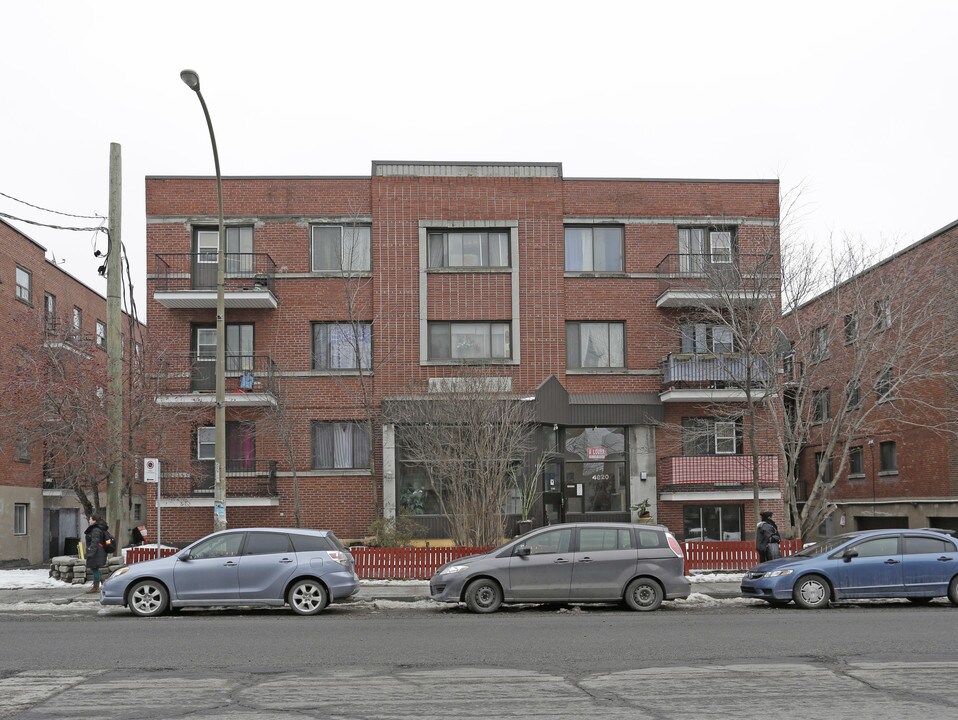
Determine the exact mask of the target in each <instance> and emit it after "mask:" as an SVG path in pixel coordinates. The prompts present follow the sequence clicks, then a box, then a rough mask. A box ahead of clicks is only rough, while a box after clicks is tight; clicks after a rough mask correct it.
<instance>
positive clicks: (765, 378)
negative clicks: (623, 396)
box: [659, 353, 774, 402]
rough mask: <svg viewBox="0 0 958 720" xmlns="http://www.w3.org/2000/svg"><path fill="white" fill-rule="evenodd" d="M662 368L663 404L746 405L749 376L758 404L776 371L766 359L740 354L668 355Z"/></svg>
mask: <svg viewBox="0 0 958 720" xmlns="http://www.w3.org/2000/svg"><path fill="white" fill-rule="evenodd" d="M660 367H661V369H662V392H661V393H660V395H659V399H660V400H661V401H662V402H745V400H746V399H747V398H746V394H745V384H746V381H747V378H746V376H747V375H748V373H751V384H750V394H751V396H752V398H753V399H756V400H758V399H761V398H764V397H765V395H766V394H767V393H768V388H769V387H770V386H771V384H772V380H773V378H774V368H773V367H771V366H770V365H769V363H768V362H767V361H766V360H765V358H763V357H758V356H752V357H751V358H749V356H746V355H740V354H738V353H728V354H717V355H716V354H711V353H709V354H698V353H669V354H668V355H667V356H666V357H665V359H664V360H662V362H661V363H660Z"/></svg>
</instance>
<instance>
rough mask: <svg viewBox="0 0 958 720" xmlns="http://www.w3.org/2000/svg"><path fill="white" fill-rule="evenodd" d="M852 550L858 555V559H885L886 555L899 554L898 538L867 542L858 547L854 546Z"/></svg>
mask: <svg viewBox="0 0 958 720" xmlns="http://www.w3.org/2000/svg"><path fill="white" fill-rule="evenodd" d="M850 549H851V550H855V551H856V552H857V553H858V557H861V558H867V557H885V556H886V555H897V554H898V537H897V536H893V537H884V538H875V539H874V540H866V541H865V542H860V543H858V545H852V547H851V548H850Z"/></svg>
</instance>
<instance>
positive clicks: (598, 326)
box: [565, 322, 625, 368]
mask: <svg viewBox="0 0 958 720" xmlns="http://www.w3.org/2000/svg"><path fill="white" fill-rule="evenodd" d="M565 328H566V367H569V368H624V367H625V323H621V322H570V323H566V326H565Z"/></svg>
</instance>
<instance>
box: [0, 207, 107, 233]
mask: <svg viewBox="0 0 958 720" xmlns="http://www.w3.org/2000/svg"><path fill="white" fill-rule="evenodd" d="M0 217H2V218H6V219H7V220H14V221H16V222H23V223H27V224H28V225H37V226H39V227H47V228H53V229H54V230H72V231H74V232H102V233H106V234H107V235H108V236H109V234H110V231H109V230H108V229H107V228H105V227H103V226H102V225H101V226H99V227H71V226H66V225H52V224H50V223H42V222H37V221H36V220H27V219H26V218H21V217H17V216H16V215H8V214H7V213H5V212H0ZM96 219H101V220H106V218H96Z"/></svg>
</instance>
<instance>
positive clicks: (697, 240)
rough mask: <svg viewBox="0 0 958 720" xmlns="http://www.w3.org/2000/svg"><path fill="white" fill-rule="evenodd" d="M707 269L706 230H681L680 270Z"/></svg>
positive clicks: (692, 271)
mask: <svg viewBox="0 0 958 720" xmlns="http://www.w3.org/2000/svg"><path fill="white" fill-rule="evenodd" d="M704 270H705V230H704V229H702V228H682V229H680V230H679V272H683V273H700V272H703V271H704Z"/></svg>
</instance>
